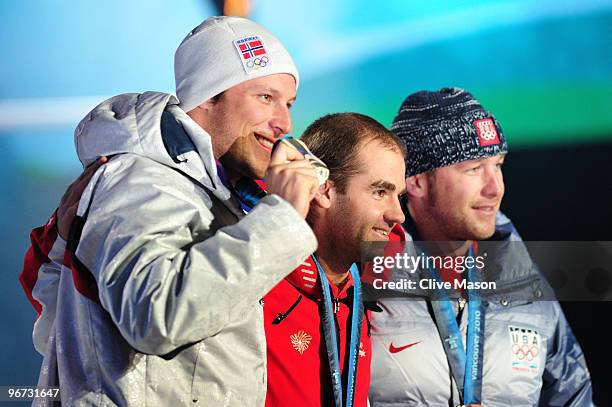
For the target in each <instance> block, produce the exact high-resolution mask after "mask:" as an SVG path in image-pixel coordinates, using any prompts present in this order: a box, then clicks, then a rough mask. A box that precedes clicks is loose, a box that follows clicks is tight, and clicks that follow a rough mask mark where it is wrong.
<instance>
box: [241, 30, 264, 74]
mask: <svg viewBox="0 0 612 407" xmlns="http://www.w3.org/2000/svg"><path fill="white" fill-rule="evenodd" d="M234 45H235V46H236V49H237V50H238V52H239V53H240V55H241V58H240V60H241V61H242V67H243V68H244V71H245V72H246V73H247V74H250V73H253V72H255V71H257V70H258V69H261V68H265V67H266V66H268V65H269V64H270V56H269V55H268V53H267V51H266V48H265V47H264V44H263V41H262V40H261V37H260V36H259V35H254V36H252V37H245V38H241V39H239V40H236V41H234Z"/></svg>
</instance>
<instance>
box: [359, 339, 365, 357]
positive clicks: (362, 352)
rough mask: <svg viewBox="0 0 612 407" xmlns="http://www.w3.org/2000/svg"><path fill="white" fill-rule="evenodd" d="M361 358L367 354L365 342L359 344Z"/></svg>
mask: <svg viewBox="0 0 612 407" xmlns="http://www.w3.org/2000/svg"><path fill="white" fill-rule="evenodd" d="M359 357H360V358H365V357H366V352H365V348H364V347H363V342H359Z"/></svg>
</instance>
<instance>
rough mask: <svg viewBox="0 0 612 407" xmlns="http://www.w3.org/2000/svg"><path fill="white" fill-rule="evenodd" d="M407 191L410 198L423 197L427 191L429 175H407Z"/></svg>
mask: <svg viewBox="0 0 612 407" xmlns="http://www.w3.org/2000/svg"><path fill="white" fill-rule="evenodd" d="M406 193H407V194H408V198H410V197H415V198H422V197H423V196H425V194H426V193H427V175H426V174H425V173H423V174H417V175H413V176H411V177H406Z"/></svg>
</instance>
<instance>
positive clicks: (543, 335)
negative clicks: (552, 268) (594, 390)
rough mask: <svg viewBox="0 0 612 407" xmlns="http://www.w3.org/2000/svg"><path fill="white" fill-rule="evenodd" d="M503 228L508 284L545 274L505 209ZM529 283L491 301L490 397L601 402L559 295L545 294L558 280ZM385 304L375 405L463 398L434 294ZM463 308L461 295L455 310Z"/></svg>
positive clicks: (497, 400)
mask: <svg viewBox="0 0 612 407" xmlns="http://www.w3.org/2000/svg"><path fill="white" fill-rule="evenodd" d="M496 234H497V235H498V236H499V238H500V239H501V240H502V243H501V246H500V248H501V252H502V257H501V259H502V260H501V261H502V262H503V264H502V273H503V274H502V275H501V278H500V281H502V282H505V285H506V287H519V286H521V285H522V281H527V282H529V280H530V279H531V277H533V275H537V276H539V272H538V271H537V269H534V267H535V266H534V265H533V263H531V260H530V259H529V258H528V256H525V255H524V254H525V253H526V252H524V244H523V243H522V241H520V237H519V236H518V234H517V233H516V230H515V229H514V227H513V226H512V224H511V223H510V221H509V220H508V219H507V218H506V217H505V216H504V215H502V214H499V215H498V219H497V231H496ZM510 242H512V243H510ZM519 252H522V253H519ZM518 262H527V263H523V264H520V265H519V264H518ZM524 270H530V271H528V272H527V273H524V272H523V271H524ZM532 272H533V273H532ZM526 274H529V275H526ZM531 280H532V282H533V281H535V280H533V279H531ZM524 287H526V290H525V291H526V293H525V294H524V295H523V294H522V293H521V294H520V295H517V296H515V298H514V299H513V298H511V297H506V296H505V294H504V291H503V290H500V294H499V295H497V296H496V297H495V299H494V301H489V304H488V306H487V308H486V314H485V318H486V320H485V336H484V344H485V345H484V365H483V385H482V404H483V405H484V406H486V407H496V406H538V405H540V406H591V405H593V403H592V394H591V381H590V377H589V371H588V369H587V366H586V362H585V359H584V355H583V353H582V350H581V349H580V345H579V344H578V342H577V341H576V338H575V337H574V335H573V333H572V330H571V328H570V326H569V325H568V323H567V321H566V319H565V316H564V315H563V311H562V310H561V307H560V305H559V303H558V302H557V301H555V300H541V298H544V297H543V291H549V290H550V287H549V286H548V285H547V284H546V282H545V281H544V280H541V279H537V284H530V283H528V284H527V285H525V286H524ZM499 288H500V286H499V285H498V289H499ZM515 291H516V290H515ZM507 292H508V291H506V293H507ZM549 298H554V297H549ZM380 305H381V308H382V310H383V311H382V312H380V313H373V316H372V381H371V386H370V403H371V405H372V406H373V407H391V406H435V407H442V406H444V407H448V406H457V405H460V404H461V403H460V399H459V393H458V390H457V386H456V383H455V381H454V379H453V378H452V375H451V373H450V369H449V364H448V361H447V358H446V354H445V352H444V348H443V346H442V341H441V339H440V336H439V334H438V330H437V328H436V325H435V322H434V320H433V318H432V313H431V312H430V310H429V309H428V305H427V301H426V300H424V299H420V300H418V299H406V298H397V297H396V298H394V299H384V300H382V301H380ZM466 307H467V308H466V309H465V311H464V312H463V313H462V315H461V322H460V326H459V328H460V330H461V332H462V334H463V343H466V341H465V335H466V332H467V316H468V312H467V310H468V308H469V302H468V303H467V305H466ZM457 308H458V306H457V303H454V304H453V309H454V311H455V313H457Z"/></svg>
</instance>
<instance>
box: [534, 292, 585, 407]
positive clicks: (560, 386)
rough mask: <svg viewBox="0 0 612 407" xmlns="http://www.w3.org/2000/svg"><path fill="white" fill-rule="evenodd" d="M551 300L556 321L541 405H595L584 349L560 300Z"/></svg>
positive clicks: (549, 346)
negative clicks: (566, 316)
mask: <svg viewBox="0 0 612 407" xmlns="http://www.w3.org/2000/svg"><path fill="white" fill-rule="evenodd" d="M551 304H552V306H553V308H554V311H555V314H556V321H557V324H556V330H555V333H554V336H553V337H552V338H551V339H550V343H549V345H548V352H547V357H546V367H545V370H544V375H543V382H544V383H543V386H542V392H541V394H540V405H541V406H580V407H582V406H594V404H593V400H592V388H591V377H590V375H589V370H588V368H587V365H586V360H585V358H584V354H583V353H582V349H581V348H580V345H579V344H578V341H577V340H576V337H575V336H574V333H573V332H572V329H571V328H570V326H569V324H568V323H567V320H566V319H565V315H563V310H562V309H561V306H560V305H559V303H558V302H556V301H554V302H552V303H551Z"/></svg>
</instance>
